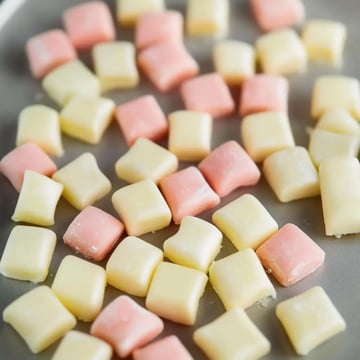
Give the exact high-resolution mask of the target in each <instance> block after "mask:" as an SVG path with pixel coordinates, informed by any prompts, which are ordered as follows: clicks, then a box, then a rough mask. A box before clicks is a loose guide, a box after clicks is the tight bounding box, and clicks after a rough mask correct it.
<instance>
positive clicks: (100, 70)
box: [92, 41, 139, 92]
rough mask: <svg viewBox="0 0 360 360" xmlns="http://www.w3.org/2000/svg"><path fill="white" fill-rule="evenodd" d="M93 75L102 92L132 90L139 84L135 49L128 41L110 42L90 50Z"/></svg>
mask: <svg viewBox="0 0 360 360" xmlns="http://www.w3.org/2000/svg"><path fill="white" fill-rule="evenodd" d="M92 58H93V62H94V68H95V73H96V75H97V77H98V78H99V79H100V82H101V89H102V91H103V92H106V91H108V90H113V89H123V88H133V87H135V86H136V85H137V84H138V83H139V73H138V70H137V66H136V61H135V48H134V45H133V44H132V43H131V42H129V41H111V42H107V43H101V44H97V45H95V46H94V47H93V48H92Z"/></svg>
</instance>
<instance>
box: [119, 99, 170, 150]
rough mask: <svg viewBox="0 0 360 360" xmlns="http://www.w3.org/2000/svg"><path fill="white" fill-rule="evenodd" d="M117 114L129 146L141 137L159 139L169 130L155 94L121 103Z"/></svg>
mask: <svg viewBox="0 0 360 360" xmlns="http://www.w3.org/2000/svg"><path fill="white" fill-rule="evenodd" d="M115 115H116V119H117V121H118V123H119V126H120V128H121V130H122V133H123V135H124V137H125V141H126V143H127V144H128V146H131V145H132V144H134V142H135V141H136V140H137V139H138V138H140V137H145V138H147V139H150V140H154V141H157V140H159V139H161V138H162V137H164V136H165V135H166V134H167V132H168V123H167V120H166V117H165V115H164V113H163V111H162V109H161V107H160V105H159V103H158V102H157V100H156V98H155V97H154V96H153V95H144V96H141V97H139V98H137V99H135V100H131V101H128V102H126V103H124V104H121V105H119V106H118V107H117V108H116V112H115Z"/></svg>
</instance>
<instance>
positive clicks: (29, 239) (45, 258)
mask: <svg viewBox="0 0 360 360" xmlns="http://www.w3.org/2000/svg"><path fill="white" fill-rule="evenodd" d="M55 245H56V234H55V233H54V232H53V231H52V230H50V229H43V228H40V227H36V226H26V225H17V226H15V227H14V228H13V229H12V230H11V233H10V235H9V238H8V240H7V242H6V245H5V249H4V252H3V254H2V257H1V260H0V273H1V274H3V275H4V276H6V277H9V278H12V279H17V280H30V281H33V282H35V283H38V282H41V281H44V280H45V279H46V277H47V275H48V272H49V267H50V263H51V260H52V257H53V254H54V250H55Z"/></svg>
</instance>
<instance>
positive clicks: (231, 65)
mask: <svg viewBox="0 0 360 360" xmlns="http://www.w3.org/2000/svg"><path fill="white" fill-rule="evenodd" d="M213 62H214V67H215V70H216V72H218V73H219V74H220V75H221V76H222V77H223V78H224V80H225V82H226V83H227V84H229V85H240V84H241V83H242V82H243V81H244V80H245V79H248V78H250V77H252V76H253V75H254V73H255V50H254V48H253V46H251V45H249V44H248V43H245V42H243V41H237V40H222V41H219V42H218V43H216V44H215V45H214V48H213Z"/></svg>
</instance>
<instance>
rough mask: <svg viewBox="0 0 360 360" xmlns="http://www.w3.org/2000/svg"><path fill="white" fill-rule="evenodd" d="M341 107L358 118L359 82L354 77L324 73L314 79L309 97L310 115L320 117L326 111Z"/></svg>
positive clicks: (359, 101) (359, 105) (359, 111)
mask: <svg viewBox="0 0 360 360" xmlns="http://www.w3.org/2000/svg"><path fill="white" fill-rule="evenodd" d="M334 109H341V110H346V111H348V112H349V113H350V114H351V115H352V116H353V117H354V118H355V119H357V120H359V119H360V84H359V80H358V79H356V78H354V77H349V76H343V75H324V76H320V77H318V78H317V79H316V81H315V83H314V87H313V91H312V97H311V115H312V116H313V117H314V118H316V119H317V118H319V117H321V116H322V115H323V114H324V113H325V112H326V111H328V110H334Z"/></svg>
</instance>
